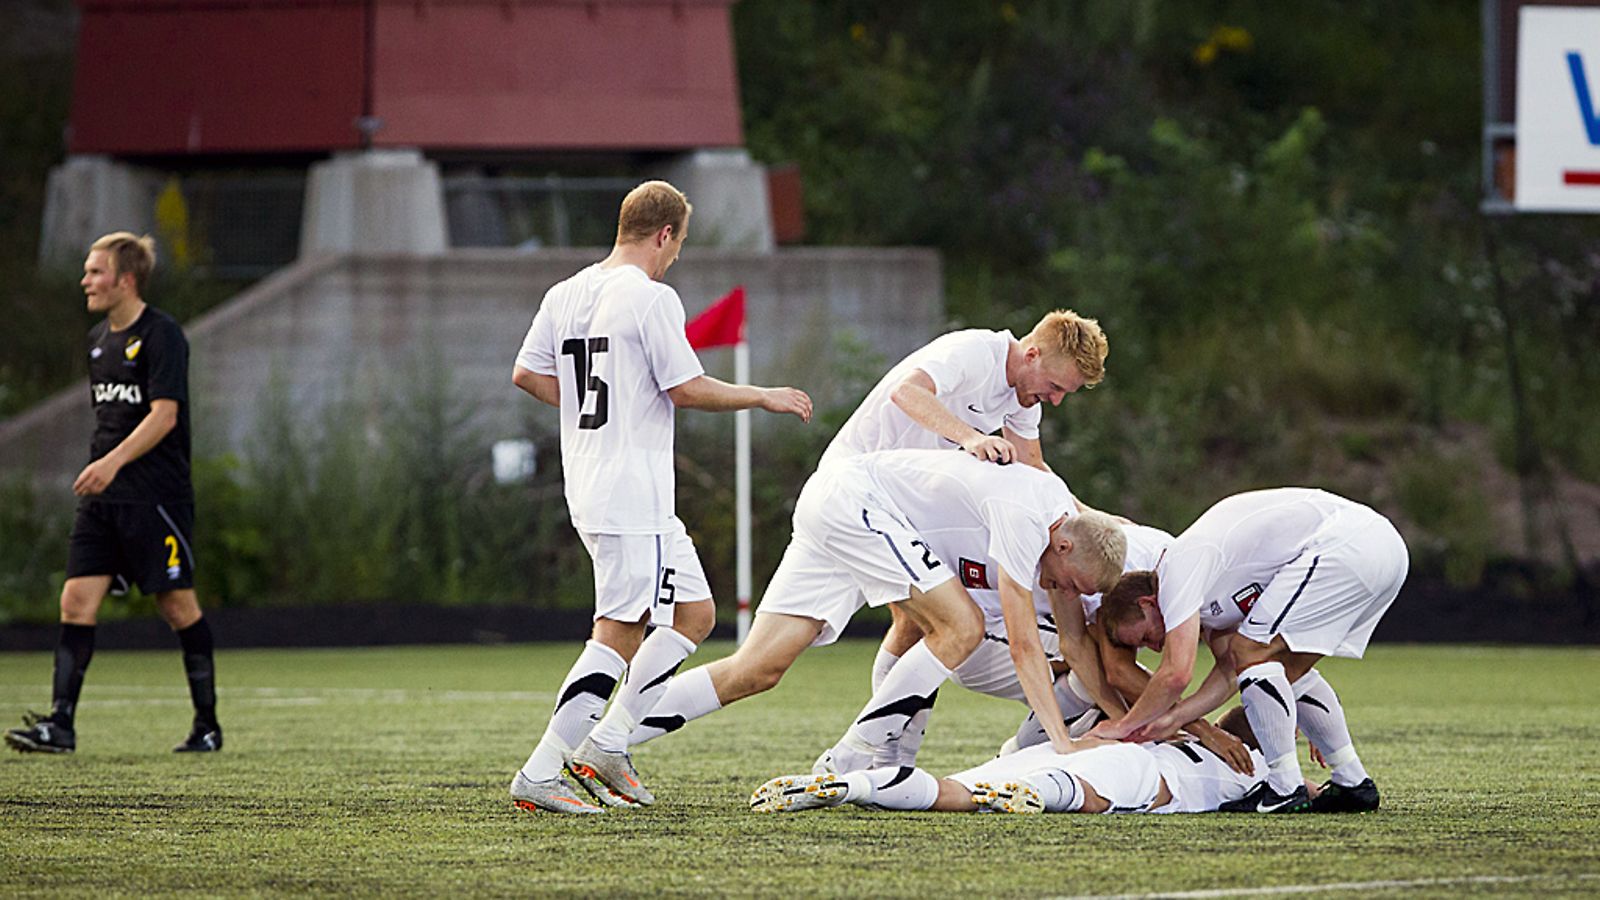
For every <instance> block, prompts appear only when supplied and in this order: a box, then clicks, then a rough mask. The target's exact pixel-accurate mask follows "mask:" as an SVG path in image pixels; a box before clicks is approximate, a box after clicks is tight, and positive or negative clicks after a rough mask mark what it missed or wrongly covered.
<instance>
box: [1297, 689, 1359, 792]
mask: <svg viewBox="0 0 1600 900" xmlns="http://www.w3.org/2000/svg"><path fill="white" fill-rule="evenodd" d="M1294 699H1295V712H1296V715H1297V717H1298V720H1299V723H1300V730H1301V731H1304V732H1305V733H1306V739H1307V740H1309V741H1310V742H1311V745H1312V746H1313V747H1316V748H1317V749H1318V750H1321V751H1322V758H1323V760H1324V761H1325V762H1327V764H1328V765H1329V766H1330V767H1332V769H1333V773H1332V776H1331V777H1332V778H1333V783H1334V784H1341V785H1344V786H1345V787H1355V786H1356V785H1358V784H1360V783H1361V782H1363V781H1365V780H1366V778H1367V770H1366V767H1364V766H1362V765H1361V758H1360V757H1358V756H1356V748H1355V745H1354V744H1353V743H1352V742H1351V740H1350V726H1349V725H1347V724H1345V719H1344V705H1343V704H1341V703H1340V702H1339V695H1338V694H1335V693H1334V692H1333V685H1330V684H1328V680H1327V679H1326V678H1323V677H1322V673H1320V672H1318V671H1317V670H1316V669H1312V670H1310V671H1308V672H1306V674H1304V675H1302V676H1300V680H1299V681H1296V682H1295V683H1294Z"/></svg>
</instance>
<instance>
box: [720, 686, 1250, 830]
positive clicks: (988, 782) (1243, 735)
mask: <svg viewBox="0 0 1600 900" xmlns="http://www.w3.org/2000/svg"><path fill="white" fill-rule="evenodd" d="M1217 725H1218V726H1219V727H1220V728H1222V729H1225V730H1227V731H1229V732H1231V733H1233V734H1234V735H1236V736H1237V737H1238V738H1239V740H1241V741H1242V742H1243V744H1244V745H1245V746H1247V747H1249V748H1250V749H1249V751H1248V752H1249V759H1250V763H1249V765H1248V766H1247V767H1246V769H1245V771H1244V772H1240V771H1237V770H1236V769H1234V768H1233V767H1232V766H1230V765H1229V764H1228V763H1227V762H1226V761H1225V760H1223V759H1222V757H1220V756H1218V755H1216V754H1215V753H1212V752H1211V751H1209V750H1207V749H1206V748H1205V747H1204V746H1203V745H1201V744H1199V743H1195V742H1191V741H1183V740H1179V741H1168V742H1162V743H1150V744H1098V745H1096V746H1090V747H1087V748H1086V749H1082V750H1077V751H1075V752H1071V753H1057V752H1055V751H1054V750H1053V749H1051V748H1050V747H1048V746H1046V745H1043V744H1041V745H1039V746H1036V747H1029V748H1027V749H1025V750H1019V751H1017V752H1016V753H1012V754H1010V755H1007V756H1001V757H997V758H995V759H991V760H989V761H988V762H985V763H983V764H982V765H979V766H976V767H974V768H971V769H967V770H965V771H962V772H957V773H955V774H954V775H950V776H948V777H946V778H935V777H934V776H933V775H931V774H929V773H928V772H927V771H925V770H923V769H917V768H912V767H899V768H889V769H869V770H867V771H865V772H850V773H848V774H845V775H837V774H834V773H825V774H821V775H815V774H813V775H786V776H782V777H779V778H774V779H772V780H771V781H768V782H767V783H766V784H763V785H762V786H761V787H759V788H756V791H755V793H754V794H752V795H751V796H750V808H751V809H753V810H755V811H756V812H798V811H800V810H806V809H820V808H824V807H830V806H839V805H841V804H844V803H851V804H854V805H856V806H863V807H866V808H868V809H889V810H906V811H915V810H931V811H934V812H1011V813H1038V812H1052V813H1199V812H1211V811H1213V810H1215V809H1217V807H1218V806H1220V805H1222V804H1224V803H1227V802H1229V801H1232V800H1236V799H1238V798H1239V797H1242V796H1244V795H1245V793H1246V792H1248V791H1249V790H1250V789H1251V788H1252V787H1253V786H1255V785H1256V784H1257V783H1258V782H1259V781H1260V778H1261V774H1260V773H1261V772H1263V771H1264V770H1265V768H1266V765H1265V762H1264V761H1263V760H1262V758H1261V753H1260V751H1259V750H1258V749H1257V748H1256V746H1255V737H1254V735H1252V734H1251V733H1250V725H1249V722H1247V721H1246V719H1245V716H1244V713H1243V711H1242V710H1240V709H1237V708H1235V709H1233V710H1230V711H1229V713H1228V715H1225V716H1223V717H1222V719H1220V720H1219V721H1218V723H1217Z"/></svg>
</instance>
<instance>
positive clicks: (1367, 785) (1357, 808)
mask: <svg viewBox="0 0 1600 900" xmlns="http://www.w3.org/2000/svg"><path fill="white" fill-rule="evenodd" d="M1377 808H1378V786H1377V785H1376V784H1373V783H1372V779H1371V778H1367V779H1363V780H1362V782H1361V783H1360V784H1358V785H1356V786H1355V787H1346V786H1345V785H1342V784H1336V783H1334V782H1332V781H1329V782H1328V783H1327V784H1324V785H1323V786H1322V793H1320V794H1318V795H1317V799H1315V800H1313V801H1311V811H1312V812H1316V813H1364V812H1372V811H1373V810H1375V809H1377Z"/></svg>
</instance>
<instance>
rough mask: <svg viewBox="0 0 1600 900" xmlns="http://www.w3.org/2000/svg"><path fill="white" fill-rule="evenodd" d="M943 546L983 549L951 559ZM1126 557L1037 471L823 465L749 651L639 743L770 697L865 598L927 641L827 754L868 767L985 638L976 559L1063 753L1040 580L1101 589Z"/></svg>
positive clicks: (665, 707) (675, 695) (669, 702)
mask: <svg viewBox="0 0 1600 900" xmlns="http://www.w3.org/2000/svg"><path fill="white" fill-rule="evenodd" d="M912 523H919V524H916V525H914V524H912ZM946 545H948V546H960V547H967V548H970V549H969V550H967V551H966V552H968V553H970V554H971V556H970V557H968V558H956V557H948V558H947V557H945V556H942V555H941V554H940V552H939V549H938V548H939V547H941V546H946ZM1125 552H1126V551H1125V540H1124V538H1123V535H1122V530H1121V528H1120V527H1119V526H1118V525H1117V524H1116V522H1114V521H1112V520H1111V518H1110V517H1109V516H1106V515H1104V514H1101V513H1093V512H1091V513H1084V514H1081V515H1080V514H1077V513H1076V505H1075V504H1074V503H1073V500H1072V494H1071V492H1070V491H1068V490H1067V486H1066V485H1065V484H1063V483H1062V481H1061V479H1059V478H1057V477H1055V476H1054V475H1052V474H1050V473H1048V472H1044V471H1040V470H1039V469H1034V468H1030V467H1024V466H995V465H990V464H988V463H983V462H979V461H977V460H975V459H973V458H972V457H970V456H967V455H965V454H960V453H950V452H948V451H945V450H885V451H882V452H878V453H869V454H866V455H863V456H857V457H854V458H851V459H845V460H840V461H838V462H836V463H833V464H830V465H828V466H824V467H823V468H822V469H820V470H819V471H818V472H817V474H816V475H814V476H812V478H811V479H810V480H809V481H808V482H807V483H806V486H805V488H804V489H803V490H801V492H800V499H799V501H798V503H797V504H796V506H795V513H794V538H793V539H792V540H791V541H790V543H789V547H788V549H787V550H786V551H785V552H784V555H783V560H782V562H780V563H779V564H778V569H777V571H776V572H775V573H774V574H773V576H772V581H771V582H770V583H769V584H768V586H767V590H766V593H765V595H764V597H763V598H762V602H761V605H760V606H759V607H758V608H757V610H756V617H755V624H754V625H753V626H752V627H751V629H750V634H749V636H748V637H747V638H746V639H745V642H744V645H743V646H741V647H740V648H739V650H738V651H737V652H736V653H734V655H732V656H730V657H728V658H726V659H721V660H718V661H716V662H714V663H711V664H709V665H706V666H702V667H700V668H698V669H693V670H691V671H689V672H686V673H684V674H683V675H680V676H679V677H678V678H677V679H675V680H674V681H673V683H672V685H671V686H670V687H668V689H667V694H666V696H665V697H663V698H662V700H661V703H660V704H659V705H658V706H657V708H656V711H655V713H654V715H652V716H650V717H648V718H645V719H644V720H642V721H641V723H640V727H639V728H638V729H637V730H636V731H635V732H634V735H633V737H632V738H631V740H630V743H642V742H643V741H645V740H649V739H650V738H653V737H657V736H659V735H661V734H664V733H667V732H669V731H673V730H676V729H678V728H681V727H682V726H683V725H684V723H686V722H688V721H690V720H692V719H696V718H699V717H700V716H703V715H706V714H707V713H710V712H713V711H715V710H717V709H720V708H722V707H723V706H726V705H727V704H729V703H732V702H734V701H735V700H739V699H742V698H744V697H748V696H750V695H752V694H758V693H760V692H762V691H765V690H769V689H770V688H772V687H774V686H775V685H776V684H777V683H778V680H779V679H780V678H782V677H783V674H784V673H785V672H786V671H788V670H789V667H790V666H792V665H793V664H794V661H795V660H796V659H797V658H798V657H799V656H800V654H801V652H803V651H804V650H805V649H806V648H807V647H810V646H819V645H825V644H830V643H832V642H833V641H835V640H837V639H838V636H839V633H840V631H841V630H842V629H843V628H844V626H845V623H846V622H848V621H849V619H850V617H851V616H852V615H854V614H855V611H856V610H857V609H859V608H860V607H861V604H862V603H863V600H864V602H866V603H867V604H869V605H872V606H881V605H883V604H885V603H893V604H898V605H900V606H901V608H902V612H904V613H905V614H907V615H908V616H910V617H911V619H912V620H913V621H914V622H916V623H917V625H918V626H919V627H920V628H921V629H922V630H923V632H924V633H925V634H926V635H927V637H926V638H925V639H923V640H922V641H920V642H919V643H918V644H917V645H916V646H915V647H913V648H912V650H911V651H910V652H908V653H907V654H906V656H905V657H904V658H903V659H901V661H900V663H899V664H898V665H896V666H895V667H894V671H893V672H891V673H890V674H889V677H887V678H885V679H884V681H883V683H882V685H881V686H880V687H879V688H878V690H877V691H875V692H874V693H873V695H872V699H871V700H869V701H868V703H867V706H866V708H865V709H863V710H862V713H861V715H860V716H858V717H857V719H856V722H855V724H854V725H852V726H851V728H850V730H849V731H848V732H847V733H846V735H845V737H844V739H843V740H842V741H841V742H840V743H839V744H838V745H836V746H835V747H834V748H833V750H832V751H831V752H832V765H835V766H837V767H838V768H839V769H840V770H842V771H853V770H856V769H864V768H869V767H870V766H871V765H872V761H873V759H874V758H875V755H876V754H877V753H879V752H881V751H882V750H883V749H884V748H885V747H886V746H887V744H888V742H889V741H890V740H891V739H893V738H895V737H897V736H898V735H899V734H900V733H901V731H903V730H904V728H905V725H906V722H907V721H908V720H909V719H910V718H911V717H912V716H913V715H915V714H916V713H917V712H918V711H919V710H921V709H923V708H925V707H926V706H927V705H928V704H930V703H931V702H932V698H933V694H934V692H935V691H937V690H938V688H939V686H940V685H941V684H943V683H944V681H945V679H946V678H948V677H949V676H950V671H951V669H953V668H955V667H957V666H959V665H961V663H962V662H963V661H965V660H966V659H967V657H968V656H969V655H970V654H971V653H972V651H973V649H975V648H976V647H977V646H978V644H979V642H980V641H982V639H983V614H982V613H981V612H980V611H979V609H978V606H977V605H976V604H975V603H974V602H973V600H972V597H971V596H970V595H969V594H968V592H967V590H966V588H965V587H964V586H963V585H962V583H961V580H960V579H959V578H957V577H956V575H957V572H956V567H958V566H968V565H970V566H975V567H979V568H981V569H982V570H983V571H984V572H985V573H986V577H987V578H990V579H992V582H991V583H992V584H993V585H995V586H996V587H998V592H999V597H1000V605H1001V606H1002V607H1003V610H1004V616H1005V619H1006V621H1007V622H1008V623H1009V624H1010V626H1011V630H1010V636H1011V637H1010V640H1011V653H1012V658H1013V660H1014V661H1015V668H1016V672H1017V677H1018V680H1019V681H1020V684H1021V690H1022V693H1023V695H1024V696H1025V697H1026V698H1027V700H1028V704H1029V706H1030V707H1032V708H1034V709H1035V710H1038V711H1039V712H1040V720H1041V721H1046V722H1051V723H1053V726H1054V727H1053V728H1051V729H1050V738H1051V741H1052V742H1053V743H1054V744H1055V745H1056V746H1057V747H1058V748H1059V749H1066V748H1067V747H1069V746H1071V739H1070V738H1069V737H1068V736H1067V732H1066V727H1065V726H1064V725H1063V724H1062V717H1061V713H1060V710H1059V709H1058V708H1057V706H1056V702H1055V697H1054V694H1053V692H1052V690H1051V688H1052V685H1051V677H1050V669H1049V666H1048V664H1047V663H1046V660H1045V655H1044V651H1043V648H1042V645H1041V643H1040V639H1039V632H1038V628H1037V625H1036V624H1035V622H1036V618H1035V616H1036V612H1035V609H1034V604H1033V598H1032V592H1031V590H1030V586H1031V585H1034V584H1041V583H1042V584H1046V585H1059V586H1062V587H1065V588H1067V589H1069V590H1071V591H1073V592H1076V593H1092V592H1094V591H1097V590H1100V589H1102V588H1104V587H1106V586H1108V585H1110V584H1113V583H1114V582H1115V580H1116V578H1117V575H1118V574H1119V573H1120V572H1121V570H1122V560H1123V556H1124V554H1125Z"/></svg>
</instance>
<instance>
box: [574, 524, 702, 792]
mask: <svg viewBox="0 0 1600 900" xmlns="http://www.w3.org/2000/svg"><path fill="white" fill-rule="evenodd" d="M673 525H674V526H675V527H674V528H673V529H672V530H670V531H668V532H666V533H664V534H662V535H661V548H662V551H661V559H662V563H661V565H660V577H659V580H658V596H657V599H656V605H655V608H654V612H653V614H652V615H653V619H652V621H653V623H654V624H655V626H656V627H655V630H654V631H653V632H651V634H650V635H649V636H648V637H646V638H645V639H644V642H643V643H642V644H640V645H639V648H638V652H636V653H634V654H633V655H632V657H631V659H630V661H629V663H628V669H627V675H626V677H624V678H623V681H622V685H621V686H620V687H619V688H618V689H617V695H616V697H615V699H613V701H612V703H611V708H610V709H609V710H607V712H606V715H605V718H603V719H601V721H600V724H599V725H597V726H595V728H594V730H593V731H592V732H590V734H589V736H588V738H587V739H585V741H584V742H583V743H582V744H580V745H579V746H578V747H577V749H576V750H574V751H573V753H572V759H571V765H570V767H569V768H570V769H571V771H572V773H573V775H574V776H576V777H577V778H578V780H579V781H580V782H583V783H584V785H585V787H589V788H591V790H593V789H594V788H595V787H596V785H592V784H591V783H590V781H589V779H597V780H598V781H599V782H600V783H602V784H603V785H604V786H605V787H607V788H609V789H610V790H611V791H612V792H614V793H616V794H619V795H620V796H622V797H624V798H626V799H627V800H629V801H632V802H634V803H639V804H643V805H649V804H650V803H653V802H654V800H655V798H654V797H653V796H652V795H651V793H650V791H649V790H647V789H646V788H645V787H644V785H643V784H642V783H641V782H640V779H639V776H638V772H637V771H636V770H635V769H634V767H633V761H632V759H631V758H630V757H629V756H628V752H627V748H628V736H629V735H630V734H632V733H633V731H634V730H635V729H636V728H638V726H639V724H640V723H641V722H642V721H643V720H644V719H646V718H648V717H649V715H650V713H651V711H652V710H653V709H654V708H655V707H656V704H657V703H658V702H659V701H660V700H661V698H662V697H663V695H665V694H666V692H667V690H668V688H669V687H670V684H671V682H672V680H673V676H675V675H676V674H677V672H678V667H679V666H681V665H682V664H683V661H684V660H685V659H686V658H688V656H689V654H690V653H693V652H694V649H695V647H697V646H698V645H699V643H700V642H701V641H703V640H705V638H706V637H707V636H708V635H709V634H710V633H711V629H712V627H713V626H714V625H715V624H716V608H715V606H714V605H713V604H712V601H711V587H710V585H709V584H708V583H707V582H706V576H705V570H704V569H703V568H702V567H701V565H700V557H699V554H697V553H696V552H695V549H694V543H693V541H691V540H690V539H689V534H688V532H687V531H686V530H685V529H684V527H683V523H682V522H679V521H678V520H677V519H676V518H674V519H673Z"/></svg>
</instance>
